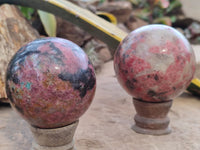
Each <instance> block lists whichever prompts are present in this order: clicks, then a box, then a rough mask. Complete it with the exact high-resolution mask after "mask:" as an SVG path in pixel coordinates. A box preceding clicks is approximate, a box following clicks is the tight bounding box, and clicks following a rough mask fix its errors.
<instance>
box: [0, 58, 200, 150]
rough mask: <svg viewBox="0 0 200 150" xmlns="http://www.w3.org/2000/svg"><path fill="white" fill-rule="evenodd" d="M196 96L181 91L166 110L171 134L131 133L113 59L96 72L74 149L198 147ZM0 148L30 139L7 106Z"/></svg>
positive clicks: (18, 147)
mask: <svg viewBox="0 0 200 150" xmlns="http://www.w3.org/2000/svg"><path fill="white" fill-rule="evenodd" d="M199 110H200V99H199V98H197V97H194V96H192V95H191V94H190V93H188V92H184V93H183V94H182V95H181V96H179V97H178V98H175V99H174V101H173V106H172V108H171V110H170V112H169V118H170V120H171V122H170V127H171V129H172V133H171V134H168V135H163V136H151V135H142V134H138V133H135V132H134V131H133V130H132V129H131V126H132V125H133V124H134V121H133V117H134V115H135V114H136V112H135V109H134V107H133V104H132V98H131V96H129V95H128V94H127V93H126V92H125V91H124V90H123V89H122V88H121V87H120V85H119V84H118V82H117V79H116V78H115V75H114V71H113V62H112V61H110V62H108V63H106V64H104V65H103V67H102V70H101V72H100V73H99V74H97V91H96V95H95V98H94V100H93V103H92V105H91V107H90V108H89V110H88V111H87V112H86V113H85V114H84V115H83V116H82V117H81V118H80V123H79V125H78V128H77V130H76V133H75V146H76V149H77V150H199V149H200V143H199V141H200V134H199V129H200V124H199V122H200V117H198V116H200V111H199ZM0 141H1V142H0V149H1V150H27V149H30V147H31V143H32V141H33V138H32V135H31V132H30V130H29V125H28V124H27V123H26V122H25V121H24V120H23V119H21V118H20V117H19V116H18V115H17V114H16V113H15V112H14V111H12V110H11V108H10V107H5V106H1V107H0Z"/></svg>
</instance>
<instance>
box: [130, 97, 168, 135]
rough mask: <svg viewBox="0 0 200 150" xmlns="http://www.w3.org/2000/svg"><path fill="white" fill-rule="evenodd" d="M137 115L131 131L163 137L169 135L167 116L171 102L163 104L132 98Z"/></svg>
mask: <svg viewBox="0 0 200 150" xmlns="http://www.w3.org/2000/svg"><path fill="white" fill-rule="evenodd" d="M133 104H134V106H135V109H136V112H137V114H136V115H135V117H134V120H135V125H133V126H132V129H133V130H134V131H135V132H137V133H141V134H149V135H164V134H169V133H171V129H170V127H169V122H170V119H169V118H168V117H167V114H168V112H169V110H170V108H171V106H172V100H170V101H164V102H157V103H156V102H154V103H153V102H146V101H141V100H138V99H134V98H133Z"/></svg>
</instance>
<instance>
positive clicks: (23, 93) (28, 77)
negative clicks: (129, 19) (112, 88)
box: [6, 38, 96, 128]
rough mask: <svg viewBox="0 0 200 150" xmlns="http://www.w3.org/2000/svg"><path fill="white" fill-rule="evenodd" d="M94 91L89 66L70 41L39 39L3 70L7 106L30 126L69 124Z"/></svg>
mask: <svg viewBox="0 0 200 150" xmlns="http://www.w3.org/2000/svg"><path fill="white" fill-rule="evenodd" d="M95 89H96V77H95V73H94V69H93V66H92V64H91V62H90V60H89V59H88V57H87V55H86V54H85V52H84V51H83V50H82V49H81V48H80V47H79V46H77V45H76V44H74V43H73V42H71V41H68V40H65V39H61V38H42V39H38V40H35V41H33V42H30V43H28V44H27V45H25V46H23V47H22V48H21V49H20V50H19V51H18V52H17V53H16V54H15V55H14V56H13V58H12V60H11V61H10V63H9V65H8V68H7V75H6V90H7V95H8V97H9V99H10V102H11V105H12V106H13V107H14V108H15V109H16V110H17V111H18V112H19V113H20V114H21V115H22V117H23V118H24V119H25V120H27V121H28V122H29V123H30V124H31V125H32V126H35V127H39V128H57V127H63V126H66V125H68V124H71V123H73V122H75V121H76V120H78V118H79V117H80V116H81V115H82V114H83V113H84V112H85V111H86V110H87V109H88V107H89V105H90V104H91V102H92V99H93V97H94V94H95Z"/></svg>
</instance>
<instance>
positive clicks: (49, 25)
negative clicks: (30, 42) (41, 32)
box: [38, 10, 56, 37]
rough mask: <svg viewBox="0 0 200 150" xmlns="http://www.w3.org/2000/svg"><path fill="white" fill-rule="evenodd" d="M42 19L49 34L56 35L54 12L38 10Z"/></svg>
mask: <svg viewBox="0 0 200 150" xmlns="http://www.w3.org/2000/svg"><path fill="white" fill-rule="evenodd" d="M38 14H39V16H40V20H41V22H42V24H43V26H44V29H45V32H46V33H47V34H48V36H54V37H55V36H56V18H55V16H54V15H53V14H51V13H47V12H44V11H42V10H38Z"/></svg>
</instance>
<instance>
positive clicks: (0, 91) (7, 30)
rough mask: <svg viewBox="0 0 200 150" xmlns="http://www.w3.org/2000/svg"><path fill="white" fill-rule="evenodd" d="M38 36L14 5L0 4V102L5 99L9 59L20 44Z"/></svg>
mask: <svg viewBox="0 0 200 150" xmlns="http://www.w3.org/2000/svg"><path fill="white" fill-rule="evenodd" d="M38 37H40V36H39V34H38V32H37V31H36V30H35V29H33V28H32V27H31V26H30V24H29V23H28V22H27V20H26V19H25V18H24V17H23V16H22V15H21V13H20V12H19V10H18V8H17V7H16V6H11V5H7V4H5V5H2V6H0V70H1V72H0V102H2V101H6V99H7V96H6V92H5V88H4V87H5V74H6V69H7V65H8V63H9V60H10V59H11V57H12V56H13V55H14V54H15V52H16V51H17V50H18V49H19V48H20V47H21V46H22V45H24V44H26V43H27V42H30V41H32V40H34V39H36V38H38Z"/></svg>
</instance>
